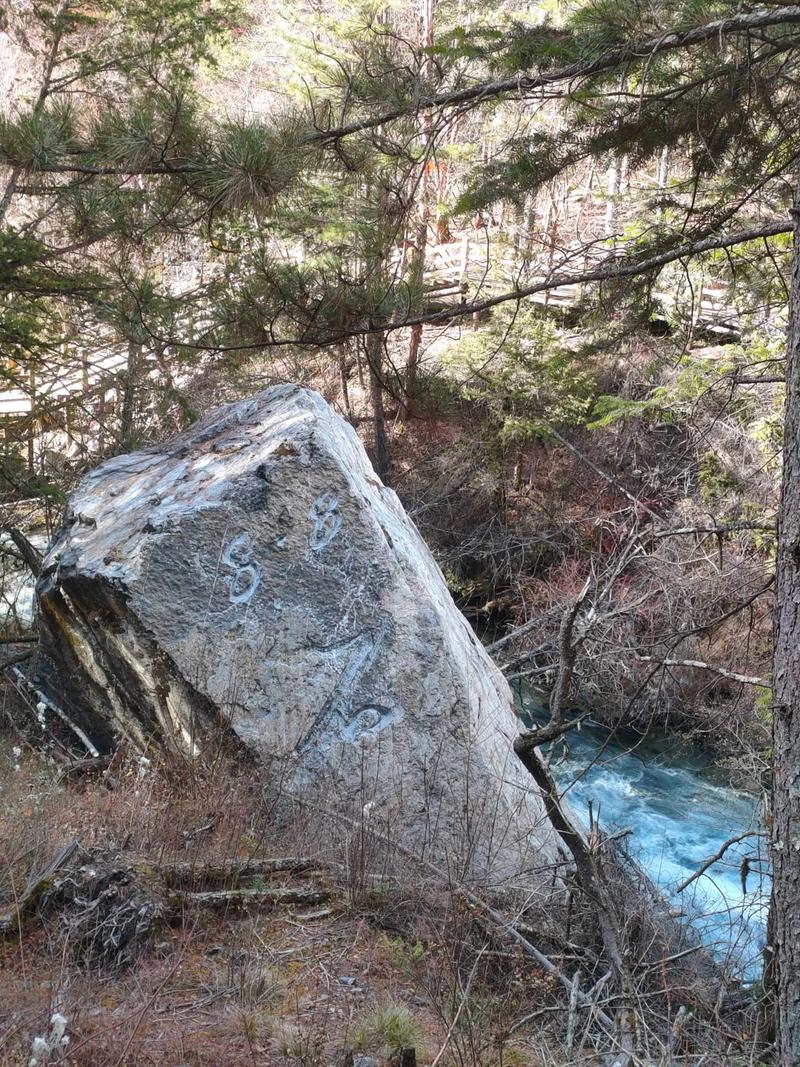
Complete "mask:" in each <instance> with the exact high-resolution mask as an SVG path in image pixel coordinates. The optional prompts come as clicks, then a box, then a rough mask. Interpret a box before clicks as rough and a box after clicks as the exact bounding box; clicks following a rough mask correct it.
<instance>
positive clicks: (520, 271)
mask: <svg viewBox="0 0 800 1067" xmlns="http://www.w3.org/2000/svg"><path fill="white" fill-rule="evenodd" d="M477 232H478V233H479V232H480V231H477ZM522 238H523V239H524V238H525V235H524V234H522ZM408 254H409V253H408V251H407V250H406V252H405V253H404V252H403V251H402V250H401V249H399V248H398V249H397V250H396V252H395V254H394V256H393V257H392V260H391V263H392V265H393V267H394V272H395V276H396V277H398V278H399V277H400V276H401V275H402V273H403V271H404V269H405V268H406V267H407V266H408V260H407V257H408ZM538 259H539V261H540V262H535V261H532V262H530V263H528V264H526V263H525V261H524V258H522V257H521V256H520V253H519V251H518V250H517V251H514V250H513V249H511V248H509V247H508V246H506V247H505V248H500V247H497V246H495V247H493V246H492V245H491V244H488V246H487V243H486V241H484V240H479V239H477V238H476V237H475V236H467V235H464V236H463V237H461V238H459V239H457V240H454V241H450V242H447V243H446V244H438V245H437V244H434V245H429V246H428V248H427V250H426V263H425V283H424V289H425V293H426V298H427V302H428V305H429V307H430V308H431V309H436V310H446V309H447V307H449V306H452V307H453V308H454V309H456V308H458V307H459V306H463V305H464V304H466V303H467V302H468V301H469V302H472V301H476V300H481V299H486V298H489V297H492V296H495V295H498V294H500V293H503V292H508V291H511V290H513V289H514V288H516V287H517V286H524V285H532V284H535V283H536V282H538V281H541V282H544V281H545V280H546V274H545V273H543V272H542V264H541V257H538ZM571 269H576V268H574V267H573V268H571ZM656 295H657V296H658V297H659V298H660V299H661V301H662V303H663V304H664V306H665V307H666V308H669V299H670V298H669V297H668V296H667V295H666V294H664V293H657V294H656ZM582 297H583V288H582V286H580V285H561V286H558V287H556V288H553V289H550V290H548V291H546V292H544V291H543V292H540V293H536V294H534V295H533V296H531V297H527V298H526V299H527V300H530V301H532V302H533V303H535V304H538V305H540V306H544V307H548V308H552V309H554V310H563V311H565V312H566V311H568V310H570V309H571V308H574V307H576V306H577V305H578V304H579V303H580V302H581V299H582ZM692 317H693V324H694V325H695V326H696V327H699V328H702V330H703V331H704V332H706V333H710V334H712V335H717V336H719V337H720V339H721V340H722V339H725V340H731V339H735V337H736V336H737V335H738V327H739V314H738V312H737V311H736V309H735V308H732V307H731V306H730V292H729V288H728V286H727V285H725V284H724V283H710V284H706V285H704V286H703V287H702V289H701V290H700V292H699V293H698V296H697V299H696V300H695V304H694V309H693V313H692ZM141 358H142V360H143V361H144V363H145V364H146V363H147V357H146V353H143V354H142V357H141ZM126 367H127V355H126V354H125V353H124V352H112V353H109V354H107V355H105V356H101V357H99V358H96V359H93V360H91V361H87V360H86V359H81V358H78V357H75V358H73V359H72V360H70V359H69V358H67V359H66V360H64V361H63V362H62V363H61V364H60V365H59V366H57V367H48V366H45V365H39V366H34V367H24V368H19V369H18V370H16V371H15V370H11V369H6V372H5V381H4V382H3V381H2V380H0V385H3V384H5V385H6V388H0V425H5V426H6V427H8V426H9V425H10V423H12V422H14V421H15V420H26V419H27V420H34V419H36V418H38V417H40V416H43V415H45V414H46V413H48V412H52V411H58V410H61V409H63V408H65V407H67V406H68V405H69V404H70V402H72V403H74V404H77V405H78V406H79V405H80V403H81V400H82V398H83V399H86V400H87V401H88V400H89V399H90V398H94V397H97V396H98V395H99V394H103V393H104V392H105V391H106V390H108V389H111V388H114V387H115V386H119V385H120V383H121V382H122V380H123V379H124V376H125V372H126Z"/></svg>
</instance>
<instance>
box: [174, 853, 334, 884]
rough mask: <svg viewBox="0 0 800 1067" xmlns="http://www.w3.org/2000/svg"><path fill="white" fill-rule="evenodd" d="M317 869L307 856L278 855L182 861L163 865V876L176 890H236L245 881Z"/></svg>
mask: <svg viewBox="0 0 800 1067" xmlns="http://www.w3.org/2000/svg"><path fill="white" fill-rule="evenodd" d="M314 867H315V864H314V861H313V860H311V859H309V858H308V857H305V856H277V857H273V858H270V859H251V860H242V859H233V860H220V861H218V862H212V863H197V862H194V863H193V862H181V863H169V864H162V865H161V867H159V874H160V875H161V877H162V878H163V879H164V882H165V883H166V884H167V885H168V886H170V887H171V888H173V889H181V888H185V887H186V886H211V885H225V886H228V887H229V888H235V887H236V886H237V885H238V883H239V882H240V881H241V880H242V879H243V878H258V877H263V876H266V875H270V874H276V873H279V872H281V871H291V873H292V874H302V873H303V872H305V871H310V870H312V869H313V868H314Z"/></svg>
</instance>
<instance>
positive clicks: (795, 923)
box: [767, 181, 800, 1067]
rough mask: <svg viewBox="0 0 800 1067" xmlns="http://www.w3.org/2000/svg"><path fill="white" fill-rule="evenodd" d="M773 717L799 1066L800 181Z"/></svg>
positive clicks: (779, 897) (784, 1004) (784, 1023)
mask: <svg viewBox="0 0 800 1067" xmlns="http://www.w3.org/2000/svg"><path fill="white" fill-rule="evenodd" d="M773 684H774V702H775V703H774V717H773V825H772V864H773V886H772V903H771V915H770V928H771V939H770V940H771V944H770V950H771V957H772V958H771V959H770V960H769V965H768V968H767V973H768V976H771V977H772V986H773V990H774V993H775V999H776V1016H775V1019H776V1026H777V1051H778V1055H777V1062H778V1064H780V1067H793V1065H795V1064H800V181H799V182H798V188H797V192H796V195H795V213H794V257H793V265H792V289H791V299H790V310H789V339H788V346H787V357H786V409H785V414H784V440H783V489H782V494H781V504H780V510H779V513H778V560H777V606H776V613H775V652H774V681H773Z"/></svg>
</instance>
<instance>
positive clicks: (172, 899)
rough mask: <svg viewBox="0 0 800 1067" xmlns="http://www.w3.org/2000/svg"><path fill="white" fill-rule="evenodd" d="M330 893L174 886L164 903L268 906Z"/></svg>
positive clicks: (319, 899) (318, 899)
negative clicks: (199, 889)
mask: <svg viewBox="0 0 800 1067" xmlns="http://www.w3.org/2000/svg"><path fill="white" fill-rule="evenodd" d="M331 896H332V894H331V892H330V890H327V889H290V888H283V887H276V888H275V889H216V890H209V891H208V892H204V893H190V892H188V891H186V890H182V889H176V890H173V891H172V892H171V893H170V894H169V895H168V898H167V899H168V903H169V906H170V908H171V909H172V910H173V911H181V910H184V909H185V908H186V907H187V906H200V907H209V908H234V909H239V908H249V907H258V908H263V907H269V906H270V905H272V906H277V905H285V904H323V903H324V902H325V901H326V900H330V898H331Z"/></svg>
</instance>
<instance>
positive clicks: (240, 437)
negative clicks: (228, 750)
mask: <svg viewBox="0 0 800 1067" xmlns="http://www.w3.org/2000/svg"><path fill="white" fill-rule="evenodd" d="M38 594H39V598H40V610H41V622H42V630H43V636H42V642H41V646H40V657H39V663H40V666H39V675H38V684H39V685H40V686H41V688H42V689H43V690H44V691H45V692H46V693H47V694H48V695H49V696H50V697H51V698H52V699H53V700H54V701H55V702H56V703H58V704H60V706H61V707H62V708H63V709H64V710H65V711H66V712H67V714H68V715H70V716H72V717H73V718H74V719H75V721H76V722H77V723H78V724H79V725H80V726H81V727H82V728H83V729H84V730H85V731H86V732H87V733H88V734H89V736H90V737H91V738H92V740H93V741H94V743H95V744H96V745H97V747H98V748H100V749H104V748H105V749H108V748H110V747H112V746H113V745H114V744H115V742H116V740H117V739H119V738H120V737H126V738H128V739H129V740H131V741H133V742H134V743H135V744H136V745H138V746H140V747H142V748H148V747H149V746H152V745H154V744H163V745H168V746H172V747H174V748H176V749H181V750H183V751H185V752H189V753H195V752H198V751H200V750H202V748H203V745H204V743H205V742H206V739H207V738H208V737H210V736H211V735H212V734H213V732H214V731H215V730H219V729H220V725H221V724H222V726H223V727H224V728H225V729H226V730H232V731H233V732H234V733H235V734H236V735H237V736H238V738H239V739H240V740H241V741H242V742H243V743H244V744H245V745H246V746H248V748H250V749H252V750H254V751H255V752H256V753H257V754H258V755H259V756H261V757H263V758H264V759H265V760H266V761H268V763H269V765H270V766H271V767H273V768H274V767H275V764H276V761H277V762H278V763H280V765H281V768H282V769H281V772H280V773H281V774H282V775H283V778H284V780H285V782H286V786H287V789H288V790H289V791H291V792H293V793H294V794H295V795H302V796H304V797H313V798H315V805H316V806H317V808H318V809H319V808H323V807H327V806H331V805H335V806H336V807H337V808H339V809H344V810H345V811H348V812H350V813H351V814H352V813H354V812H355V813H359V817H361V813H363V812H364V811H367V812H368V813H369V814H370V818H371V819H373V820H379V821H380V825H382V826H383V827H384V828H386V827H392V828H394V829H392V833H397V840H398V842H401V843H403V844H404V845H405V846H407V847H413V848H414V850H415V852H417V853H425V854H426V855H427V856H428V857H429V858H430V859H431V860H432V861H434V862H437V863H442V864H443V863H445V861H446V862H447V864H448V865H451V869H452V865H454V866H455V867H456V868H457V869H458V873H459V875H460V876H462V877H463V876H471V877H491V878H503V877H507V876H515V875H518V874H520V873H521V872H523V871H524V870H525V869H526V868H527V867H529V866H531V865H533V866H541V865H542V864H543V863H546V862H547V861H548V859H550V858H551V857H552V856H553V855H554V853H555V841H554V838H553V835H552V831H550V830H549V828H548V827H547V824H546V820H545V818H544V815H543V807H542V803H541V800H540V798H539V797H538V796H537V795H535V794H534V793H532V792H531V786H532V783H531V782H530V779H528V778H527V776H526V774H525V772H524V771H523V770H522V768H521V767H520V766H519V765H518V763H517V760H516V757H515V756H514V755H513V752H512V748H511V743H512V740H513V737H514V736H515V734H516V732H517V724H516V718H515V715H514V712H513V710H512V700H511V694H510V692H509V688H508V685H507V684H506V682H505V680H504V679H503V677H502V675H501V674H500V673H499V671H498V670H497V669H496V667H495V666H494V664H493V663H492V662H491V660H490V659H489V657H488V656H487V655H486V653H485V652H484V650H483V648H482V647H481V645H480V643H479V642H478V641H477V640H476V638H475V636H474V634H473V633H472V631H471V629H470V627H469V626H468V624H467V623H466V621H465V620H464V618H463V617H462V616H461V614H460V613H459V612H458V610H457V609H456V607H455V605H454V604H453V602H452V599H451V597H450V595H449V593H448V590H447V587H446V584H445V581H444V579H443V577H442V574H441V572H440V571H439V568H438V567H437V565H436V563H435V561H434V559H433V557H432V555H431V553H430V552H429V551H428V549H427V547H426V546H425V544H424V543H423V541H422V539H421V537H420V535H419V533H418V531H417V529H416V527H415V526H414V524H413V523H412V522H411V521H410V520H409V519H408V517H407V516H406V514H405V513H404V511H403V508H402V506H401V504H400V502H399V501H398V499H397V497H396V495H395V494H394V493H393V492H392V491H391V490H390V489H387V488H386V487H384V486H383V485H382V484H381V482H380V481H379V480H378V478H377V476H376V475H375V473H374V472H373V470H372V468H371V466H370V464H369V461H368V459H367V456H366V454H365V452H364V449H363V447H362V445H361V443H360V442H359V440H358V437H357V435H356V434H355V432H354V431H353V429H352V427H351V426H349V425H348V424H347V423H346V422H345V421H344V420H342V419H341V418H339V417H338V416H337V415H336V414H335V413H334V412H333V411H332V410H331V409H330V408H329V406H328V405H327V404H326V403H325V401H324V400H323V399H322V397H320V396H319V395H318V394H316V393H313V392H310V391H308V390H304V389H300V388H297V387H293V386H279V387H276V388H274V389H269V390H266V391H265V392H263V393H260V394H258V395H256V396H254V397H252V398H251V399H249V400H246V401H243V402H241V403H236V404H232V405H228V406H226V407H223V408H220V409H217V410H216V411H214V412H212V413H210V414H209V415H208V416H206V417H205V418H204V419H203V420H202V421H200V422H199V423H197V424H195V425H194V426H192V427H191V428H190V429H189V430H188V431H186V432H185V433H183V434H181V435H180V436H178V437H176V438H174V439H173V440H172V441H170V442H168V443H167V444H166V445H164V446H161V447H159V448H152V449H147V450H144V451H141V452H138V453H135V454H132V455H126V456H119V457H117V458H115V459H112V460H110V461H108V462H106V463H104V464H103V465H102V466H100V467H99V468H98V469H97V470H95V471H93V472H92V473H91V474H90V475H88V476H87V477H86V478H85V479H84V481H83V482H82V484H81V485H80V487H79V488H78V490H77V491H76V492H75V493H74V494H73V496H72V497H71V500H70V506H69V508H68V512H67V516H66V518H65V522H64V526H63V528H62V530H61V532H60V534H59V536H58V537H57V539H56V541H55V542H54V544H53V546H52V547H51V549H50V551H49V553H48V555H47V557H46V559H45V561H44V566H43V570H42V576H41V578H40V581H39V585H38Z"/></svg>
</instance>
